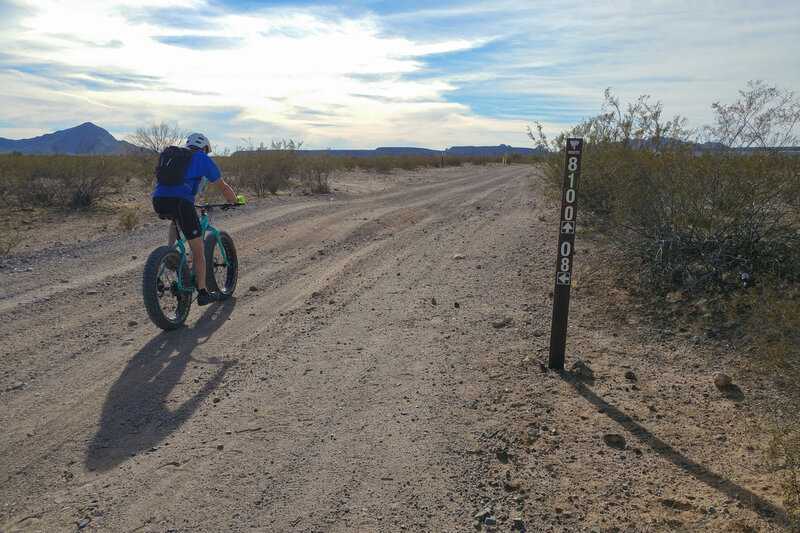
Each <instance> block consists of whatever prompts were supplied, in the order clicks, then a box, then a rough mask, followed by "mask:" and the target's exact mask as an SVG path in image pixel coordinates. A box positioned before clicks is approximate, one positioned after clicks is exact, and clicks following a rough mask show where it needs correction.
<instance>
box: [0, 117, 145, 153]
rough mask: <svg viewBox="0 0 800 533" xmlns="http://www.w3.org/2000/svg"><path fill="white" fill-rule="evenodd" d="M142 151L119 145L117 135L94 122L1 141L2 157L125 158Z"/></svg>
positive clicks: (128, 144)
mask: <svg viewBox="0 0 800 533" xmlns="http://www.w3.org/2000/svg"><path fill="white" fill-rule="evenodd" d="M138 151H139V148H137V147H136V146H134V145H132V144H130V143H128V142H125V141H118V140H117V139H115V138H114V136H113V135H111V134H110V133H108V131H106V130H104V129H103V128H101V127H99V126H95V125H94V124H92V123H91V122H84V123H83V124H81V125H80V126H75V127H74V128H69V129H66V130H60V131H57V132H55V133H48V134H45V135H40V136H39V137H33V138H32V139H20V140H13V139H4V138H2V137H0V153H9V152H20V153H22V154H25V155H28V154H33V155H55V154H66V155H94V154H97V155H123V154H127V153H131V152H138Z"/></svg>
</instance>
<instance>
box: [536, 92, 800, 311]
mask: <svg viewBox="0 0 800 533" xmlns="http://www.w3.org/2000/svg"><path fill="white" fill-rule="evenodd" d="M775 98H779V99H782V101H783V102H784V104H783V107H782V108H781V111H780V112H779V111H777V110H775V109H774V108H773V107H772V106H770V105H769V102H773V101H774V99H775ZM714 109H715V110H716V112H717V118H718V120H717V123H716V124H715V125H713V126H710V127H708V128H704V129H703V130H702V131H700V132H691V131H687V130H686V129H685V123H684V121H683V120H681V119H680V118H679V117H676V118H673V119H671V120H669V121H662V119H661V112H662V105H661V103H660V102H659V103H656V104H650V103H649V102H648V97H646V96H645V97H641V98H640V99H639V100H638V101H637V102H636V103H634V104H632V105H629V106H628V107H627V110H625V111H623V110H622V108H621V106H620V104H619V102H618V101H617V100H616V99H615V98H613V97H612V96H611V95H610V94H609V92H608V91H607V92H606V106H605V109H604V111H605V112H604V113H602V114H601V115H598V116H597V117H594V118H592V119H590V120H588V121H586V122H584V123H582V124H580V125H578V126H577V127H575V128H574V129H573V130H572V131H570V132H568V133H565V134H562V135H561V136H560V137H559V138H557V139H556V140H555V141H554V145H553V147H554V148H557V147H558V146H563V143H564V138H565V137H566V136H570V137H583V138H584V154H583V168H582V173H581V184H580V191H579V204H580V210H581V217H582V219H583V221H584V224H586V225H588V226H590V227H593V228H598V229H601V230H603V231H604V232H605V233H607V234H608V235H609V236H610V237H611V239H612V243H613V246H612V249H613V251H615V252H617V254H618V255H619V257H624V261H621V264H622V265H627V266H629V267H631V275H635V276H636V278H638V279H639V280H640V281H641V285H644V286H646V287H647V288H648V290H651V291H654V294H655V295H658V296H663V295H665V294H667V293H669V292H672V291H677V290H682V291H726V290H730V289H731V288H733V287H741V283H740V279H741V276H742V274H747V275H748V276H750V277H751V278H758V279H773V280H784V281H789V282H796V281H797V277H798V275H800V234H799V233H798V228H800V217H799V216H798V214H799V212H798V201H797V191H798V186H799V183H800V158H798V157H795V156H790V155H785V154H784V153H783V152H781V148H783V147H785V146H789V145H791V144H792V143H794V142H795V141H796V139H795V138H794V137H792V135H791V130H792V127H793V124H794V123H796V122H797V121H798V120H800V106H798V101H797V98H796V97H794V96H793V95H791V93H789V95H787V93H782V92H780V91H777V90H775V89H771V88H767V87H765V86H764V85H763V84H760V83H758V84H751V86H750V87H749V90H748V91H746V92H742V100H740V101H738V102H735V103H733V104H730V105H727V106H725V105H720V104H715V105H714ZM765 126H766V127H765ZM733 131H735V132H738V133H737V134H736V135H733V134H732V133H731V132H733ZM748 131H749V132H751V133H750V134H748V135H745V134H744V133H743V132H748ZM701 135H702V136H703V137H701ZM701 139H704V141H705V142H701ZM769 141H772V142H781V143H783V144H781V145H779V146H770V145H766V144H764V143H765V142H769ZM733 143H735V144H733ZM562 165H563V162H561V161H559V157H558V156H553V157H551V158H550V160H549V162H548V168H549V175H550V177H551V180H552V183H553V184H554V185H555V184H558V185H559V186H560V182H561V179H562V171H563V169H562Z"/></svg>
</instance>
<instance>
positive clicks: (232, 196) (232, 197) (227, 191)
mask: <svg viewBox="0 0 800 533" xmlns="http://www.w3.org/2000/svg"><path fill="white" fill-rule="evenodd" d="M214 185H216V186H217V190H219V192H220V193H222V196H224V197H225V199H226V200H228V201H229V202H231V203H234V204H238V203H239V200H238V199H237V198H236V193H234V192H233V189H231V186H230V185H228V184H227V183H225V180H223V179H222V178H220V179H218V180H216V181H215V182H214Z"/></svg>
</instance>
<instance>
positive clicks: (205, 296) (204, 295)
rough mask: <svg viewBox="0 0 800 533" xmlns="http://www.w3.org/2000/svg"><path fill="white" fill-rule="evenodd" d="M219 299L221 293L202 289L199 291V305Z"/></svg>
mask: <svg viewBox="0 0 800 533" xmlns="http://www.w3.org/2000/svg"><path fill="white" fill-rule="evenodd" d="M218 300H219V293H218V292H216V291H207V290H205V289H200V290H199V291H198V293H197V305H208V304H210V303H211V302H216V301H218Z"/></svg>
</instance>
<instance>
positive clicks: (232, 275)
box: [203, 231, 239, 300]
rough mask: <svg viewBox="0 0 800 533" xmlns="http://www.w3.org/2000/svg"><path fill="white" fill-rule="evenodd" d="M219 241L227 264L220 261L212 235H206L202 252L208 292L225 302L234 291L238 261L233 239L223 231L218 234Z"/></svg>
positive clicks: (215, 239) (218, 251) (237, 277)
mask: <svg viewBox="0 0 800 533" xmlns="http://www.w3.org/2000/svg"><path fill="white" fill-rule="evenodd" d="M219 239H220V242H222V247H223V249H224V250H225V257H226V258H227V259H228V264H227V265H225V263H224V262H223V260H222V254H221V253H220V249H219V245H218V243H217V238H216V236H215V235H214V234H213V233H209V234H208V235H206V237H205V239H204V240H203V251H204V253H205V257H206V287H207V288H208V290H210V291H217V292H218V293H219V299H220V300H227V299H228V298H230V297H231V296H233V291H234V290H236V282H237V281H238V279H239V260H238V258H237V256H236V247H235V246H234V245H233V239H232V238H231V236H230V235H228V234H227V233H226V232H224V231H220V232H219Z"/></svg>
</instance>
